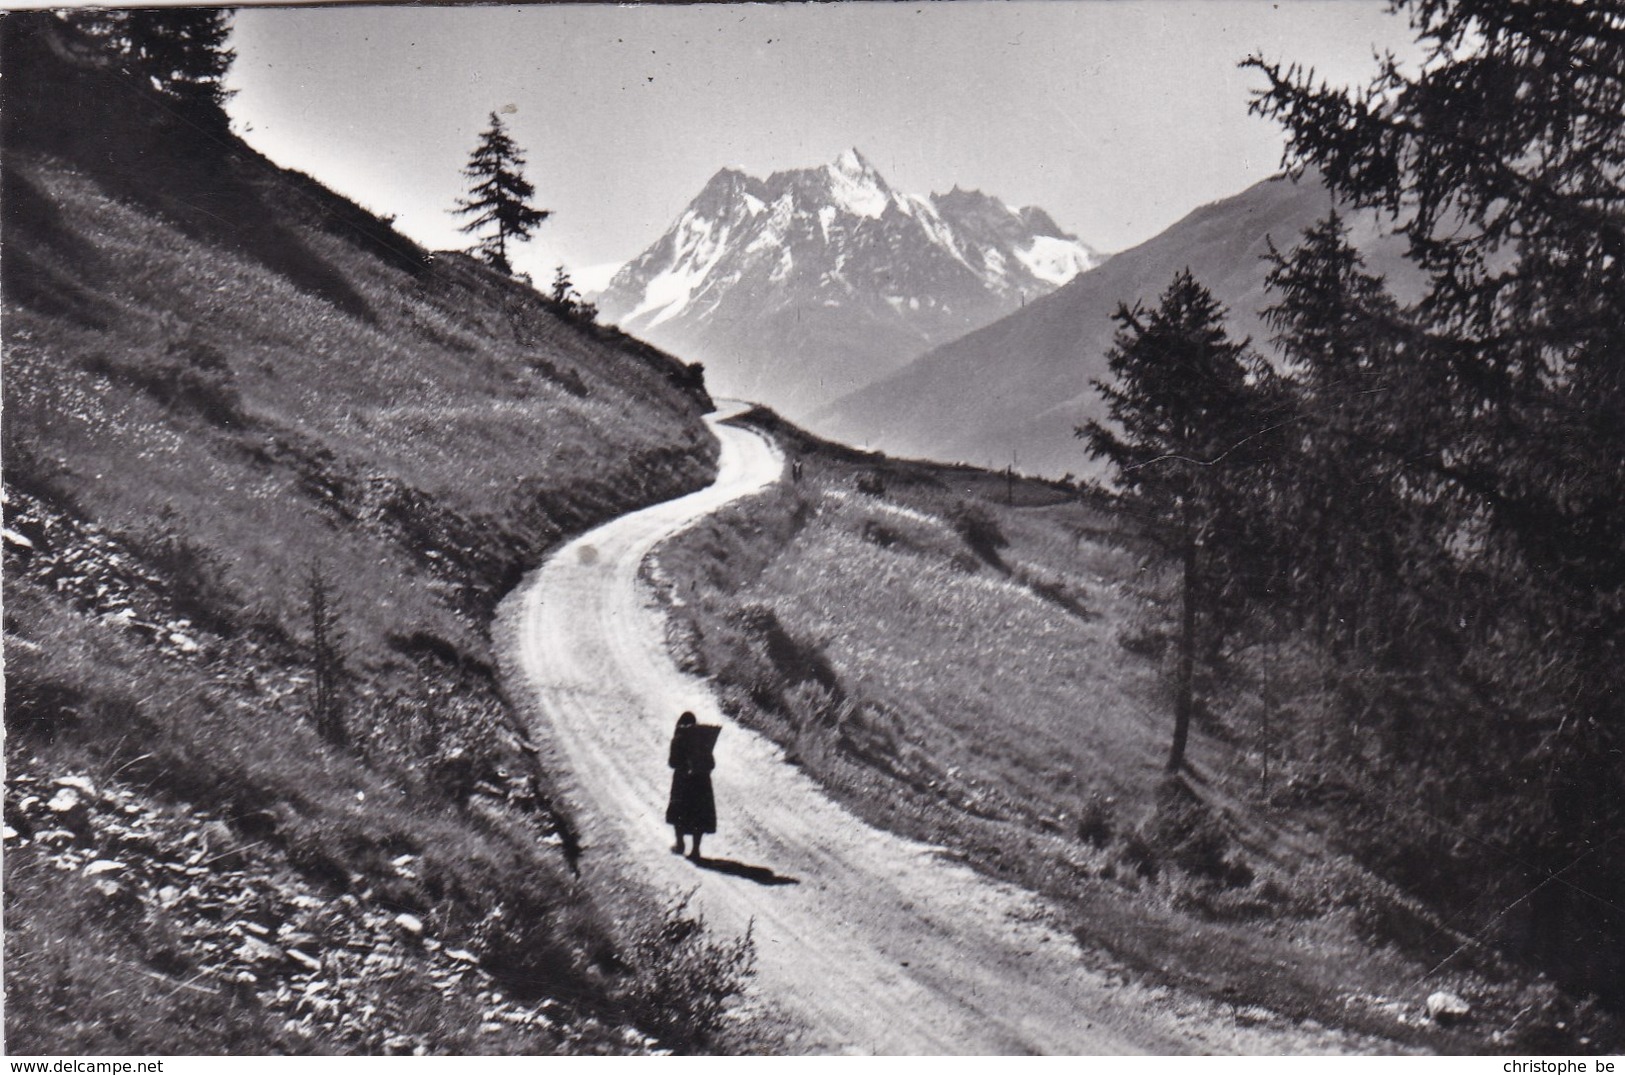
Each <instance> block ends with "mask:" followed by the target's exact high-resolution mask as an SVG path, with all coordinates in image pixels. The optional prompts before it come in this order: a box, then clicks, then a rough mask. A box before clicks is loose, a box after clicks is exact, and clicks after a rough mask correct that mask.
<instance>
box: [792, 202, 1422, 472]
mask: <svg viewBox="0 0 1625 1075" xmlns="http://www.w3.org/2000/svg"><path fill="white" fill-rule="evenodd" d="M1331 204H1332V203H1331V197H1330V195H1329V194H1328V193H1327V191H1326V190H1325V188H1324V187H1323V186H1321V184H1320V183H1319V182H1318V181H1317V180H1315V179H1313V178H1308V177H1306V178H1305V179H1304V180H1302V181H1300V182H1296V183H1294V182H1292V181H1291V180H1288V179H1281V178H1277V179H1270V180H1266V181H1264V182H1262V183H1258V184H1256V185H1255V186H1253V187H1250V188H1249V189H1247V190H1245V191H1243V192H1242V193H1240V194H1238V195H1236V196H1234V197H1231V198H1226V199H1224V200H1222V201H1218V202H1214V203H1212V204H1210V205H1206V206H1203V207H1202V208H1200V209H1197V210H1196V211H1195V212H1193V213H1191V214H1190V215H1189V216H1187V217H1185V218H1184V219H1182V220H1180V221H1179V222H1178V223H1176V224H1174V225H1173V226H1172V227H1170V228H1168V230H1166V231H1164V232H1163V233H1161V234H1160V235H1157V236H1156V237H1154V238H1152V239H1150V240H1148V241H1146V242H1145V243H1142V244H1141V245H1139V246H1137V247H1134V248H1132V249H1130V250H1126V251H1123V252H1122V253H1120V254H1116V255H1114V256H1113V257H1112V258H1111V260H1110V261H1107V262H1106V263H1105V264H1104V265H1102V266H1100V267H1099V268H1097V269H1095V270H1093V271H1091V272H1089V273H1086V274H1084V275H1082V276H1080V277H1078V278H1077V279H1075V280H1073V281H1072V282H1071V283H1069V284H1068V285H1067V286H1065V287H1063V288H1061V289H1060V290H1059V291H1057V292H1055V293H1054V294H1051V295H1048V296H1045V297H1044V298H1042V299H1040V300H1038V301H1037V302H1032V303H1029V304H1028V305H1027V306H1026V307H1025V308H1024V309H1022V310H1019V311H1017V312H1015V313H1013V314H1010V315H1009V316H1008V317H1005V318H1004V319H1002V320H1000V321H997V322H994V323H993V324H991V325H988V326H987V327H985V328H982V329H980V330H978V331H975V332H972V333H970V334H969V335H967V336H964V337H963V338H961V339H958V340H954V341H952V342H950V343H947V344H944V345H942V346H940V347H938V348H936V349H935V350H933V351H931V352H929V353H928V354H925V355H923V356H921V357H920V358H918V359H916V360H915V361H913V362H911V363H910V364H909V365H908V366H907V367H905V368H904V369H902V370H900V371H898V372H897V373H895V374H893V375H892V376H890V377H888V378H886V379H884V380H882V381H878V382H876V383H875V384H872V385H870V386H868V387H867V388H863V389H859V390H857V391H856V392H854V393H852V394H850V395H848V396H847V397H845V398H843V399H841V400H838V401H837V402H836V403H834V404H832V405H831V406H829V407H827V408H824V409H823V410H820V411H819V412H818V413H817V414H815V415H813V416H812V417H811V418H810V419H809V424H810V425H811V426H812V427H813V428H815V429H816V430H817V431H818V432H819V433H821V434H824V435H826V436H831V437H835V438H837V439H841V440H845V441H848V442H850V443H853V444H858V445H865V446H868V447H872V448H877V449H882V450H885V451H888V452H892V453H895V454H901V455H910V456H920V457H926V458H933V459H943V460H950V461H960V462H969V463H977V464H982V465H993V466H1004V465H1007V464H1010V463H1012V462H1014V463H1015V464H1016V466H1017V468H1018V469H1020V470H1022V471H1025V472H1029V473H1036V474H1048V475H1052V476H1054V475H1060V474H1063V473H1066V472H1069V471H1070V472H1073V473H1079V474H1081V473H1084V472H1086V471H1088V470H1090V462H1089V460H1088V459H1087V457H1086V456H1085V453H1084V450H1083V445H1082V444H1081V443H1079V442H1078V441H1077V440H1076V439H1074V437H1073V435H1072V434H1073V429H1074V427H1075V426H1077V425H1078V424H1079V423H1081V422H1082V421H1084V420H1085V419H1087V418H1091V417H1097V416H1100V415H1101V414H1103V408H1102V406H1101V403H1100V399H1099V397H1098V395H1097V394H1096V393H1095V392H1094V391H1093V390H1092V389H1091V388H1090V384H1089V382H1090V380H1091V379H1092V378H1097V377H1100V376H1102V375H1104V373H1105V368H1106V366H1105V354H1106V351H1107V349H1108V348H1109V347H1110V346H1111V340H1112V335H1113V332H1114V330H1115V324H1114V322H1113V321H1112V320H1111V315H1112V313H1113V312H1114V311H1115V310H1116V309H1117V305H1118V303H1120V302H1122V303H1128V304H1130V305H1132V304H1133V303H1134V302H1136V301H1140V302H1144V303H1147V304H1153V303H1155V301H1156V300H1157V297H1158V296H1159V295H1160V294H1161V293H1162V291H1163V289H1165V288H1166V287H1167V286H1168V283H1169V281H1170V280H1171V279H1172V278H1173V275H1174V273H1176V272H1177V271H1179V270H1180V269H1182V268H1186V267H1189V268H1190V269H1191V271H1192V272H1193V273H1195V275H1196V278H1197V279H1198V280H1200V281H1201V282H1202V283H1203V284H1205V285H1206V286H1207V287H1208V288H1209V289H1211V290H1212V291H1213V293H1214V295H1216V296H1217V297H1218V298H1219V300H1220V301H1221V302H1223V303H1225V304H1226V305H1227V306H1228V307H1229V309H1230V311H1231V325H1232V328H1233V331H1234V333H1235V334H1236V335H1243V336H1244V335H1251V336H1253V337H1254V339H1255V342H1258V343H1259V345H1260V346H1267V342H1266V341H1267V338H1268V336H1269V332H1268V331H1267V330H1266V329H1265V328H1264V326H1263V325H1262V323H1261V321H1260V319H1259V317H1258V310H1259V309H1260V308H1261V307H1262V306H1264V305H1265V304H1266V302H1267V299H1266V296H1265V293H1264V275H1265V272H1266V270H1267V266H1266V265H1265V263H1264V262H1263V260H1262V258H1263V255H1264V254H1265V252H1266V250H1267V249H1268V242H1269V240H1270V239H1271V238H1273V239H1274V241H1275V244H1276V246H1278V247H1279V248H1281V249H1283V250H1285V249H1290V248H1291V247H1292V246H1293V245H1294V244H1295V243H1296V242H1297V240H1298V237H1299V235H1300V234H1301V233H1302V231H1303V229H1304V228H1306V227H1307V226H1309V225H1310V224H1311V223H1313V222H1314V221H1315V220H1316V219H1318V218H1321V217H1323V216H1325V214H1326V212H1327V210H1328V209H1329V208H1330V207H1331ZM1350 224H1351V226H1352V227H1353V229H1354V239H1355V242H1356V243H1357V244H1358V245H1359V246H1360V247H1361V249H1362V250H1365V251H1366V252H1367V257H1368V258H1369V259H1370V262H1371V265H1372V266H1373V267H1374V268H1376V269H1378V270H1379V271H1388V272H1390V273H1392V274H1393V275H1394V276H1395V277H1396V278H1399V277H1403V276H1404V274H1405V273H1406V271H1407V270H1406V269H1405V268H1404V267H1403V266H1402V264H1401V261H1400V250H1401V247H1400V246H1399V244H1398V242H1397V241H1396V240H1393V239H1391V238H1379V231H1378V229H1377V227H1376V224H1375V222H1374V221H1373V220H1372V219H1370V218H1369V217H1365V216H1360V217H1352V218H1350Z"/></svg>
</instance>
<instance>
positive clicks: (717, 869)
mask: <svg viewBox="0 0 1625 1075" xmlns="http://www.w3.org/2000/svg"><path fill="white" fill-rule="evenodd" d="M688 861H690V862H692V863H693V864H694V865H696V866H698V867H699V868H700V869H702V870H710V871H711V872H712V873H724V874H727V875H728V876H729V877H743V878H744V879H745V880H747V881H753V882H755V883H756V884H758V885H799V884H801V881H800V879H799V878H795V877H786V876H784V875H783V874H778V873H774V872H773V871H772V870H770V869H768V868H767V867H766V866H747V865H746V864H745V863H743V862H735V861H734V860H733V859H714V858H691V859H689V860H688Z"/></svg>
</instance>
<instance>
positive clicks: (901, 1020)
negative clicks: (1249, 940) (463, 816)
mask: <svg viewBox="0 0 1625 1075" xmlns="http://www.w3.org/2000/svg"><path fill="white" fill-rule="evenodd" d="M709 421H710V422H711V425H712V428H713V429H714V430H715V432H716V435H717V437H718V438H719V440H720V442H721V458H720V461H719V466H718V469H719V474H718V477H717V480H716V482H715V484H713V485H712V486H710V487H709V488H706V489H704V490H701V491H699V492H696V493H693V494H690V495H688V496H684V497H682V498H680V499H677V500H672V501H668V502H666V503H663V504H657V505H655V506H653V507H650V508H647V509H644V510H642V511H638V512H635V513H633V514H630V515H626V516H623V517H621V518H619V519H616V520H614V521H612V522H610V523H608V524H606V525H604V526H601V527H599V528H598V529H596V530H593V531H591V532H589V533H587V534H585V535H583V536H582V537H580V538H578V539H576V540H575V541H572V542H570V543H569V544H568V545H565V546H564V547H563V548H561V549H559V550H558V551H557V552H556V553H555V554H554V555H553V556H552V557H551V558H550V559H549V560H548V561H547V562H546V563H545V564H544V565H543V566H542V567H541V568H540V569H539V570H538V571H536V572H535V573H534V574H533V575H532V576H531V577H530V578H529V579H528V580H527V581H526V583H525V584H524V585H523V586H522V587H521V588H520V589H519V590H518V591H516V592H515V593H514V594H513V595H511V596H510V597H509V599H508V601H507V603H506V604H505V606H504V609H503V612H502V614H501V617H500V625H499V635H500V636H501V640H502V645H503V648H504V650H505V653H504V662H505V665H506V667H507V668H508V670H509V675H510V681H511V682H512V686H513V693H514V694H515V695H516V696H521V695H523V696H525V697H521V698H519V699H518V700H519V701H520V704H521V707H522V708H523V709H525V710H527V711H529V712H530V714H531V719H532V720H533V722H534V732H535V736H536V738H537V741H538V743H539V744H541V745H542V747H543V749H544V750H545V751H546V752H547V753H548V755H549V756H550V759H551V762H552V764H553V765H554V766H555V768H556V770H558V771H562V773H563V784H564V792H565V795H566V796H567V798H568V800H569V803H570V806H571V809H572V811H573V814H574V817H575V820H576V822H577V824H578V826H579V828H580V831H581V842H582V846H583V853H582V857H581V869H582V873H583V875H584V877H585V879H586V881H587V883H588V884H589V885H592V886H594V887H595V889H598V890H603V889H612V888H614V887H615V886H617V885H620V884H623V883H631V884H635V885H641V886H647V887H646V890H652V891H654V892H657V893H661V892H670V893H680V892H687V891H689V890H691V889H695V888H697V892H696V893H695V897H694V899H695V904H696V906H697V907H698V908H699V909H700V910H701V911H702V912H703V914H704V915H705V918H706V920H707V922H708V923H709V925H710V926H711V928H712V929H713V930H714V931H715V932H716V933H717V934H718V935H719V936H721V937H724V938H725V937H730V936H735V935H738V934H742V933H743V932H744V931H745V929H746V927H747V924H750V923H754V927H753V928H754V934H755V938H756V948H757V975H756V978H755V982H754V986H753V994H754V999H755V1002H756V1003H758V1004H760V1005H762V1006H764V1007H767V1008H771V1009H772V1010H774V1011H776V1012H777V1013H779V1014H780V1015H782V1016H785V1017H787V1018H788V1021H789V1022H790V1023H793V1024H794V1025H795V1026H794V1028H792V1029H791V1030H790V1031H789V1034H790V1037H789V1039H788V1041H787V1048H788V1049H790V1050H791V1051H794V1052H860V1053H868V1052H877V1053H891V1054H899V1053H901V1054H919V1053H1064V1054H1075V1053H1090V1054H1092V1053H1117V1052H1156V1053H1171V1052H1177V1053H1186V1052H1226V1053H1235V1052H1242V1053H1280V1052H1324V1051H1339V1052H1340V1051H1348V1050H1350V1049H1355V1050H1358V1049H1359V1048H1360V1047H1359V1045H1358V1044H1357V1043H1355V1042H1353V1041H1351V1040H1349V1039H1347V1038H1344V1037H1342V1036H1340V1035H1335V1034H1329V1033H1326V1032H1317V1033H1313V1034H1311V1033H1309V1032H1307V1031H1303V1030H1300V1029H1298V1028H1296V1027H1293V1026H1291V1025H1288V1024H1285V1023H1284V1022H1281V1021H1278V1020H1273V1021H1271V1022H1269V1023H1266V1024H1263V1025H1255V1026H1247V1027H1243V1026H1238V1025H1237V1021H1236V1019H1235V1016H1234V1014H1233V1013H1232V1012H1231V1011H1230V1010H1229V1009H1228V1008H1225V1007H1222V1006H1219V1005H1216V1004H1212V1003H1209V1002H1206V1001H1201V1000H1197V999H1193V998H1190V997H1185V996H1182V995H1180V994H1176V993H1174V992H1172V991H1169V990H1167V989H1162V988H1151V987H1145V986H1141V985H1138V984H1133V983H1128V984H1125V983H1124V981H1123V980H1122V978H1121V977H1120V976H1117V975H1111V974H1108V973H1102V972H1100V971H1097V970H1091V969H1089V968H1090V965H1100V964H1101V963H1103V962H1104V961H1103V960H1102V959H1100V958H1099V957H1095V958H1092V959H1088V960H1086V959H1085V957H1084V953H1083V952H1082V951H1080V949H1079V947H1078V946H1077V944H1076V943H1075V941H1074V940H1073V939H1072V938H1071V936H1069V935H1068V934H1067V933H1066V932H1064V931H1063V930H1061V929H1058V928H1056V927H1055V926H1053V925H1052V924H1051V923H1052V916H1051V915H1050V914H1049V913H1048V910H1047V908H1046V906H1045V904H1044V903H1043V902H1042V901H1041V900H1039V899H1038V898H1036V897H1035V896H1033V895H1032V894H1030V893H1027V892H1025V891H1023V890H1020V889H1017V888H1014V887H1012V886H1009V885H1005V884H1001V883H997V882H994V881H991V880H989V879H987V878H985V877H983V876H981V875H979V874H977V873H975V872H974V871H972V870H971V869H970V868H968V867H966V866H964V865H961V864H959V863H956V862H953V861H950V860H949V859H948V858H947V857H946V856H945V855H944V853H943V852H942V851H941V849H939V848H935V847H931V846H928V845H926V844H923V843H918V842H915V841H911V840H907V839H903V838H901V837H898V836H895V835H892V834H890V833H887V832H883V831H880V830H877V829H874V828H872V827H870V826H868V825H866V824H864V823H863V822H862V821H860V820H859V819H858V818H857V817H855V816H854V815H853V814H851V813H850V812H848V811H847V810H846V809H844V808H843V807H841V806H839V805H837V804H836V803H835V802H833V801H832V800H831V799H830V798H829V797H828V795H827V794H825V793H824V791H823V790H822V789H821V788H820V787H819V786H818V785H817V784H815V783H814V782H813V781H812V780H810V779H809V778H808V777H806V776H805V775H804V774H803V773H802V771H801V770H800V769H798V768H796V767H794V766H792V765H791V764H789V763H788V762H787V761H786V760H785V758H784V756H783V754H782V752H781V751H780V750H779V749H778V747H776V746H775V745H773V743H771V742H770V741H769V740H767V739H766V738H764V737H762V736H759V735H757V734H755V733H753V732H751V731H749V730H748V729H745V728H743V727H740V726H738V725H737V724H734V723H733V722H732V721H730V720H729V719H728V718H727V717H725V716H724V715H723V714H722V713H721V712H720V711H719V709H718V707H717V704H716V702H715V700H714V699H713V698H712V696H711V694H710V693H709V691H708V690H707V687H706V684H705V683H704V682H703V681H702V680H699V679H696V678H695V677H693V676H689V675H686V674H684V673H682V672H680V671H679V670H678V669H677V667H676V666H675V664H674V663H673V661H672V659H671V657H670V656H669V655H668V651H667V646H666V640H665V631H664V617H663V615H662V613H661V611H660V609H659V607H658V606H657V604H656V598H655V595H654V594H653V592H652V590H651V588H650V587H649V585H648V584H647V583H646V582H644V581H643V580H641V579H640V570H639V569H640V565H641V564H642V563H643V561H644V559H645V557H646V556H647V555H648V554H649V553H650V552H651V551H652V550H653V549H654V548H655V547H656V546H657V545H658V544H659V543H660V542H662V541H664V540H666V539H667V538H670V537H671V536H673V535H674V534H676V533H678V532H680V531H682V530H683V529H685V528H686V527H688V526H690V525H692V524H693V523H694V522H696V521H697V520H699V519H700V518H702V517H703V516H704V515H706V514H707V513H709V512H712V511H715V510H717V509H718V508H721V507H722V506H724V505H726V504H728V503H730V502H732V501H734V500H737V499H739V498H742V497H747V496H749V495H751V494H752V493H755V492H758V491H760V490H762V489H764V488H766V487H767V486H769V485H771V484H772V483H773V482H775V481H777V480H778V479H779V476H780V472H781V470H782V467H783V458H782V456H781V454H780V452H779V450H778V449H777V448H776V447H775V446H774V445H773V444H772V443H771V442H770V441H769V440H768V439H766V438H765V437H764V436H763V435H761V434H759V433H757V432H755V431H753V430H749V429H746V428H742V427H739V426H735V425H730V424H728V423H727V421H726V420H725V418H724V417H721V416H713V417H712V418H711V419H709ZM684 709H691V710H693V711H694V712H695V713H697V714H698V715H699V717H700V720H701V721H702V722H706V723H717V724H722V725H724V726H725V730H724V731H723V733H722V738H721V740H720V742H719V743H718V747H717V769H716V772H715V774H714V781H715V787H716V798H717V808H718V818H719V825H718V828H719V832H718V833H717V834H716V835H714V836H711V837H708V838H707V839H706V842H705V849H706V852H707V855H708V856H709V857H714V858H716V859H720V860H725V861H724V862H722V863H721V864H720V865H721V868H722V870H729V871H731V872H721V871H719V870H717V869H701V868H699V867H698V866H696V865H694V864H693V863H690V862H688V861H686V860H685V859H683V858H680V857H678V856H677V855H674V854H673V853H672V852H671V841H672V835H671V831H670V829H668V828H667V827H666V825H665V823H664V812H665V805H666V795H667V791H668V787H669V781H670V772H669V770H668V769H667V767H666V749H667V744H668V742H669V738H670V735H671V731H672V725H673V723H674V721H675V719H676V717H677V714H678V713H680V712H681V711H683V710H684ZM763 882H769V883H763ZM791 882H793V883H791Z"/></svg>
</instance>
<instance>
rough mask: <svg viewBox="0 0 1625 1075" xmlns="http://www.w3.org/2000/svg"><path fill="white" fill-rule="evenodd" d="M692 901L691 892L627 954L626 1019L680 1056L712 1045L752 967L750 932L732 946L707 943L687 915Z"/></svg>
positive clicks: (701, 926)
mask: <svg viewBox="0 0 1625 1075" xmlns="http://www.w3.org/2000/svg"><path fill="white" fill-rule="evenodd" d="M693 898H694V893H693V892H692V891H690V892H689V893H688V894H687V895H685V896H683V897H682V898H681V899H680V900H678V901H677V902H676V903H675V904H673V905H672V906H671V907H670V908H669V909H668V910H667V911H666V913H665V915H664V917H662V918H661V919H660V921H659V922H657V923H655V924H654V925H652V926H649V927H645V928H644V929H643V930H641V931H640V932H638V933H637V934H636V935H635V936H634V937H633V939H632V942H631V944H630V945H629V946H628V949H627V955H628V956H629V958H630V962H631V964H632V968H633V975H632V978H631V981H630V983H629V984H628V987H627V990H626V993H625V1000H626V1002H627V1004H628V1007H629V1009H630V1010H629V1013H628V1014H630V1015H631V1016H632V1017H633V1019H634V1020H635V1021H636V1022H637V1024H638V1025H639V1026H640V1027H642V1028H643V1029H644V1030H645V1031H647V1032H648V1033H650V1034H652V1035H653V1036H654V1037H655V1038H656V1039H657V1040H659V1041H660V1042H661V1044H663V1045H665V1046H666V1047H667V1048H670V1049H672V1050H673V1051H675V1052H679V1053H692V1052H700V1051H703V1050H705V1049H706V1048H708V1047H710V1046H711V1045H713V1044H715V1042H716V1040H717V1037H718V1035H719V1033H720V1032H721V1030H722V1025H723V1014H724V1012H725V1011H726V1009H727V1005H728V1001H729V1000H731V999H733V998H734V997H736V996H739V995H740V994H741V993H743V992H744V989H745V984H746V980H747V979H748V978H749V977H750V976H751V975H752V974H753V973H755V966H756V942H755V941H754V940H753V939H752V937H751V929H750V928H747V929H746V930H745V935H744V936H743V937H740V938H738V939H736V940H733V941H715V940H712V939H711V937H710V935H709V934H708V933H707V932H706V928H705V921H704V919H703V918H701V917H700V916H699V915H698V914H695V913H693V912H692V911H691V910H690V909H689V904H690V902H691V901H692V900H693Z"/></svg>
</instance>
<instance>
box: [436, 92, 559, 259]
mask: <svg viewBox="0 0 1625 1075" xmlns="http://www.w3.org/2000/svg"><path fill="white" fill-rule="evenodd" d="M490 122H491V126H490V127H489V128H487V129H486V130H484V131H482V132H480V144H479V145H478V146H476V147H475V149H474V151H473V153H471V154H470V155H469V158H468V166H467V167H466V168H464V169H463V174H464V175H465V176H467V177H468V178H469V179H470V180H473V181H474V185H473V187H472V188H471V189H470V191H469V196H468V197H467V198H459V199H458V201H457V208H456V209H455V210H454V212H455V213H457V214H458V215H461V216H468V215H472V216H473V217H474V219H473V220H470V221H469V222H468V223H467V224H464V225H463V227H462V230H463V231H465V232H467V233H469V234H471V235H479V234H480V233H481V232H487V234H484V235H483V236H481V238H480V240H479V244H478V246H477V247H476V250H477V251H478V253H479V255H480V257H482V258H484V259H485V261H486V262H488V263H489V264H490V265H492V266H493V267H494V268H497V269H500V270H501V271H502V272H505V273H510V274H511V273H512V272H513V267H512V266H511V265H510V264H509V262H508V243H509V241H510V240H515V241H517V240H523V239H525V238H528V237H529V236H530V233H531V232H533V231H535V230H536V226H537V225H538V224H540V223H541V222H542V221H544V220H546V219H547V218H548V217H549V216H551V215H552V213H551V211H550V210H547V209H538V208H536V207H535V206H533V205H531V204H530V199H531V198H533V197H535V196H536V188H535V187H533V186H532V185H531V184H530V183H529V182H527V181H526V179H525V177H524V174H523V172H522V169H523V168H524V166H525V158H524V155H523V153H521V151H520V149H519V147H518V146H517V145H516V144H515V143H514V141H513V139H512V138H510V137H509V136H508V130H507V128H506V127H505V126H504V125H503V123H502V119H501V117H499V116H498V115H497V114H496V113H495V112H492V113H491V118H490Z"/></svg>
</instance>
